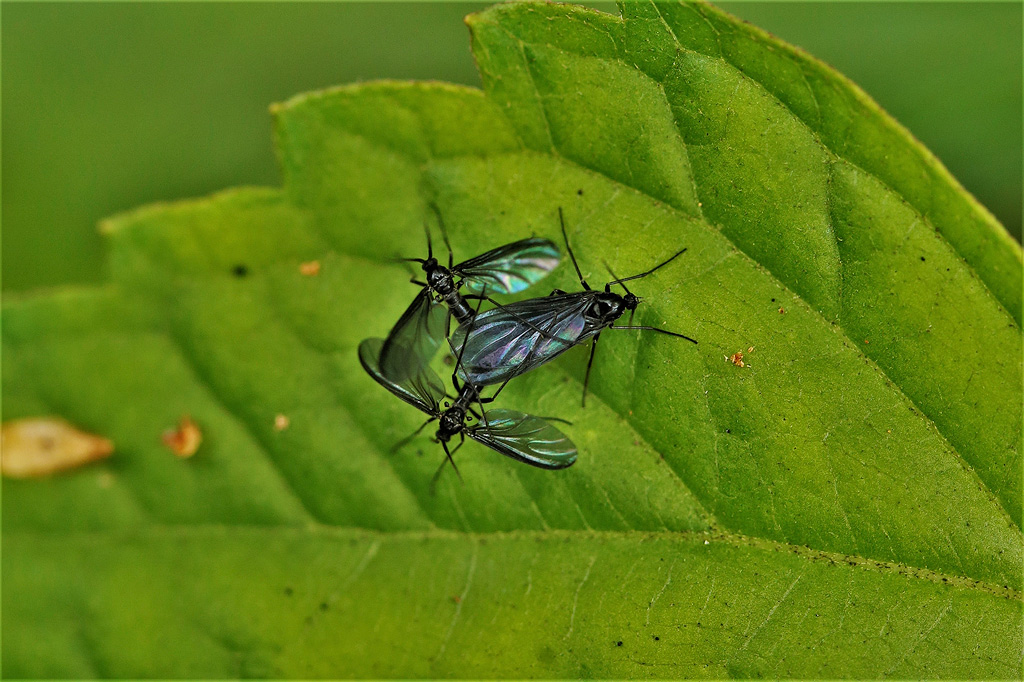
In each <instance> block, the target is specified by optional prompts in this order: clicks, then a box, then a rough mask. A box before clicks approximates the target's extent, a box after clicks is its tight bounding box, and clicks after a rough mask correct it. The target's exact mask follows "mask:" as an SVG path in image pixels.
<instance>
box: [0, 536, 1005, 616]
mask: <svg viewBox="0 0 1024 682" xmlns="http://www.w3.org/2000/svg"><path fill="white" fill-rule="evenodd" d="M240 534H248V535H250V536H255V535H262V534H272V535H278V536H288V535H291V536H308V537H315V536H326V537H333V538H342V539H348V540H356V541H358V540H372V541H373V542H374V543H381V542H418V541H427V540H438V541H453V542H459V543H474V544H480V543H485V542H489V541H501V540H506V539H507V540H517V539H530V540H536V541H544V540H548V541H552V542H557V541H559V540H561V541H574V542H576V541H583V542H586V541H605V540H628V541H631V542H636V543H637V544H644V543H646V542H650V541H654V540H661V541H669V542H677V543H681V544H682V543H694V544H695V543H698V542H699V543H708V544H710V543H722V544H727V545H731V546H734V547H750V548H754V549H759V550H764V551H773V552H780V553H786V554H793V555H796V556H798V557H800V558H801V559H802V560H804V561H808V562H811V563H822V564H829V565H837V566H844V565H845V566H846V568H845V569H844V570H863V571H868V572H872V573H878V574H881V575H893V574H897V575H902V576H905V577H907V578H914V579H918V580H926V581H928V582H933V583H937V584H941V585H945V586H948V587H956V588H960V589H963V590H965V591H970V592H973V593H978V594H988V595H992V596H995V597H1002V598H1004V599H1013V600H1016V601H1024V594H1022V593H1021V591H1019V590H1015V589H1013V588H1011V587H1009V586H1007V585H997V584H994V583H989V582H985V581H982V580H975V579H973V578H966V577H964V576H958V575H951V574H945V573H941V572H938V571H933V570H931V569H926V568H916V567H911V566H907V565H906V564H901V563H898V562H892V561H881V560H876V559H868V558H865V557H862V556H858V555H853V554H842V553H839V552H825V551H821V550H816V549H811V548H809V547H806V546H803V545H792V544H788V543H784V542H777V541H774V540H767V539H765V538H758V537H752V536H748V535H743V534H740V533H729V532H722V531H714V530H710V531H642V530H627V531H615V530H563V529H552V530H501V531H484V532H467V531H457V530H449V529H445V528H440V527H434V528H430V529H422V530H396V531H385V530H378V529H373V528H360V527H353V526H334V525H330V524H324V523H319V522H315V521H311V522H308V523H304V524H281V525H274V524H244V525H243V524H224V523H196V524H166V523H151V524H147V525H145V526H141V527H140V526H137V527H131V528H119V529H100V530H74V531H67V532H61V533H51V532H47V531H38V530H26V529H18V530H14V531H10V532H6V533H4V535H5V537H8V538H11V539H17V538H29V539H31V540H33V541H54V540H60V541H72V542H78V541H81V542H110V541H117V542H130V541H132V540H138V539H140V538H152V539H161V538H195V537H197V536H206V537H217V536H221V535H224V536H227V535H231V536H233V537H238V536H239V535H240Z"/></svg>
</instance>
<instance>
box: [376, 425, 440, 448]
mask: <svg viewBox="0 0 1024 682" xmlns="http://www.w3.org/2000/svg"><path fill="white" fill-rule="evenodd" d="M435 419H437V417H431V418H430V419H428V420H427V421H425V422H423V423H422V424H420V428H418V429H416V430H415V431H413V432H412V435H409V436H406V437H405V438H403V439H402V440H400V441H398V442H397V443H395V444H394V445H392V446H391V449H390V450H388V453H389V454H394V453H396V452H398V450H399V449H400V448H401V447H402V446H404V445H405V444H406V443H408V442H409V441H411V440H412V439H413V438H415V437H416V436H418V435H420V432H421V431H422V430H423V429H425V428H427V424H429V423H430V422H432V421H434V420H435Z"/></svg>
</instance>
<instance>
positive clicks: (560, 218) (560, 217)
mask: <svg viewBox="0 0 1024 682" xmlns="http://www.w3.org/2000/svg"><path fill="white" fill-rule="evenodd" d="M558 222H559V223H560V224H561V226H562V239H564V240H565V250H566V251H568V252H569V258H571V259H572V266H573V267H574V268H576V276H577V277H579V278H580V284H582V285H583V288H584V289H586V290H587V291H590V285H589V284H587V280H585V279H583V273H582V272H580V266H579V264H578V263H576V255H575V254H574V253H573V252H572V247H571V246H569V235H568V234H566V232H565V216H564V215H562V207H561V206H559V207H558Z"/></svg>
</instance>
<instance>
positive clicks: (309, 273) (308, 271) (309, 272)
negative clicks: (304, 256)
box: [299, 260, 320, 277]
mask: <svg viewBox="0 0 1024 682" xmlns="http://www.w3.org/2000/svg"><path fill="white" fill-rule="evenodd" d="M299 272H300V273H302V274H303V275H305V276H306V277H316V276H317V275H319V274H320V261H318V260H311V261H309V262H307V263H301V264H300V265H299Z"/></svg>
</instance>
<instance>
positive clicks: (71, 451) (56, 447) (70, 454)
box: [0, 417, 114, 478]
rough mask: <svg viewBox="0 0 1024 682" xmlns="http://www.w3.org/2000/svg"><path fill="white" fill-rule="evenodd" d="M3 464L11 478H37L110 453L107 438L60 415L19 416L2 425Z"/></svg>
mask: <svg viewBox="0 0 1024 682" xmlns="http://www.w3.org/2000/svg"><path fill="white" fill-rule="evenodd" d="M0 451H2V456H0V468H2V470H3V475H4V476H8V477H10V478H35V477H39V476H47V475H49V474H53V473H57V472H59V471H67V470H68V469H74V468H77V467H79V466H82V465H83V464H88V463H89V462H95V461H96V460H98V459H104V458H105V457H109V456H110V454H111V453H112V452H114V444H113V443H112V442H111V441H110V440H109V439H107V438H103V437H101V436H96V435H93V434H91V433H86V432H84V431H80V430H79V429H76V428H75V427H74V426H72V425H71V424H69V423H68V422H66V421H64V420H63V419H59V418H57V417H37V418H31V419H16V420H14V421H10V422H7V423H5V424H4V425H3V427H2V429H0Z"/></svg>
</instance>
